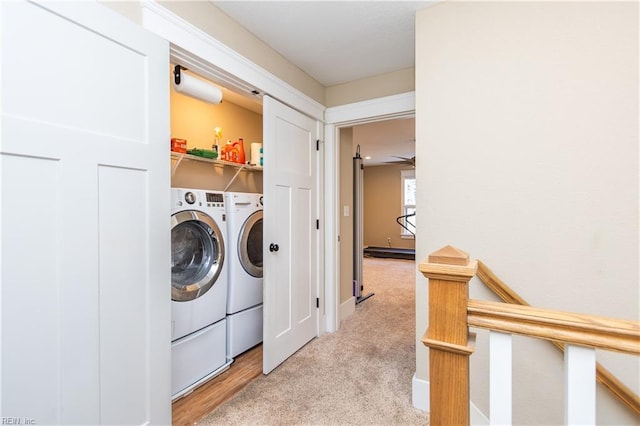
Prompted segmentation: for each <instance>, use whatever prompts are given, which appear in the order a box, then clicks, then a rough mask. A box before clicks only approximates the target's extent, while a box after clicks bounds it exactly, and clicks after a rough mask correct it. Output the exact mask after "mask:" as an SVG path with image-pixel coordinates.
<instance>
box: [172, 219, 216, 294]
mask: <svg viewBox="0 0 640 426" xmlns="http://www.w3.org/2000/svg"><path fill="white" fill-rule="evenodd" d="M223 263H224V240H223V238H222V233H221V232H220V228H219V227H218V225H217V224H216V222H215V221H214V220H213V219H212V218H211V217H210V216H209V215H207V214H206V213H203V212H199V211H196V210H186V211H182V212H179V213H176V214H174V215H173V216H171V299H172V300H175V301H177V302H186V301H189V300H193V299H196V298H198V297H200V296H202V295H203V294H205V293H206V292H207V291H209V289H210V288H211V287H213V285H214V284H215V282H216V280H217V279H218V276H219V275H220V271H221V270H222V264H223Z"/></svg>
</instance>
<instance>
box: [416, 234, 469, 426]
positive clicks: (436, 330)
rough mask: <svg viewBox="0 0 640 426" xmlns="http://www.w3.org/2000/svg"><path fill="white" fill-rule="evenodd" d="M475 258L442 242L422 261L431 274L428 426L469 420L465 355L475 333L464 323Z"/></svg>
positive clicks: (427, 340) (426, 339)
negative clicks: (441, 246)
mask: <svg viewBox="0 0 640 426" xmlns="http://www.w3.org/2000/svg"><path fill="white" fill-rule="evenodd" d="M477 268H478V264H477V261H475V260H474V261H472V262H469V255H468V254H467V253H465V252H463V251H462V250H458V249H456V248H454V247H451V246H446V247H443V248H441V249H440V250H438V251H436V252H434V253H432V254H430V255H429V258H428V259H427V261H426V262H423V263H421V264H420V272H422V274H423V275H424V276H425V277H427V278H429V327H428V329H427V331H426V332H425V334H424V337H423V339H422V342H423V343H424V344H425V345H426V346H428V347H429V386H430V390H429V405H430V411H431V414H430V424H431V425H435V426H439V425H468V424H469V356H470V355H471V354H472V353H473V345H474V343H475V335H469V328H468V327H467V302H468V300H469V281H470V280H471V278H472V277H473V276H474V275H475V274H476V270H477Z"/></svg>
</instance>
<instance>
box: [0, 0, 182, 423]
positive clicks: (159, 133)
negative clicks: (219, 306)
mask: <svg viewBox="0 0 640 426" xmlns="http://www.w3.org/2000/svg"><path fill="white" fill-rule="evenodd" d="M0 31H1V36H0V40H1V47H0V49H1V50H0V53H1V60H0V63H1V64H2V72H1V90H0V91H1V104H0V106H1V117H0V120H1V121H0V130H1V136H0V180H1V190H0V194H1V195H0V197H1V201H0V202H1V205H0V241H1V246H0V250H1V251H0V255H1V264H0V269H1V275H0V280H1V281H0V297H1V317H0V345H1V346H0V353H1V357H0V380H1V396H0V411H1V414H2V418H3V419H5V420H6V419H11V421H19V422H20V424H64V425H71V424H84V425H88V424H118V425H128V424H150V423H152V424H169V423H170V422H171V403H170V401H171V395H170V393H171V391H170V374H169V372H170V368H171V367H170V342H171V336H170V334H169V333H170V327H169V324H170V321H171V317H170V316H171V308H170V301H171V297H170V296H171V293H170V288H171V282H170V269H169V267H170V257H169V256H170V251H169V248H170V226H169V219H170V207H169V187H170V180H169V179H170V175H169V164H170V163H169V139H170V135H169V121H168V120H169V104H168V101H169V93H168V91H169V85H168V82H167V72H166V70H167V64H168V61H169V58H168V54H169V47H168V44H167V43H166V42H165V41H164V40H161V39H160V38H158V37H156V36H153V35H151V34H150V33H148V32H146V31H145V30H143V29H142V28H141V27H139V26H137V25H135V24H134V23H133V22H131V21H129V20H127V19H125V18H124V17H122V16H119V15H117V14H115V13H114V12H113V11H111V10H109V9H108V8H106V7H104V6H103V5H100V4H98V3H94V2H43V3H35V2H23V1H2V2H0ZM16 424H17V423H16Z"/></svg>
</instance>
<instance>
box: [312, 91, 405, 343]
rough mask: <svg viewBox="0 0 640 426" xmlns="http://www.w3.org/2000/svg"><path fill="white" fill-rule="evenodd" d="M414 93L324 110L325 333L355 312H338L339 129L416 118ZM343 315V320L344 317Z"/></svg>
mask: <svg viewBox="0 0 640 426" xmlns="http://www.w3.org/2000/svg"><path fill="white" fill-rule="evenodd" d="M415 105H416V96H415V92H407V93H401V94H398V95H392V96H385V97H381V98H375V99H370V100H367V101H361V102H354V103H351V104H346V105H340V106H336V107H330V108H327V109H326V111H325V132H324V134H325V160H326V161H325V169H324V176H325V191H326V192H325V194H330V195H326V196H325V199H324V207H325V211H324V216H325V218H326V224H327V226H326V227H325V237H324V238H325V276H326V277H327V281H326V284H325V298H326V300H327V301H329V302H328V303H327V304H326V312H325V315H326V326H327V329H326V331H327V332H334V331H337V330H338V328H340V321H341V320H343V319H344V317H346V316H347V315H348V314H350V313H351V312H353V310H355V304H354V306H353V307H352V310H350V311H349V312H343V313H342V314H341V312H340V241H339V239H338V238H339V235H340V214H341V208H340V190H339V189H340V178H341V177H340V129H342V128H345V127H351V126H355V125H358V124H366V123H373V122H376V121H384V120H391V119H395V118H411V117H414V116H415ZM343 316H344V317H343Z"/></svg>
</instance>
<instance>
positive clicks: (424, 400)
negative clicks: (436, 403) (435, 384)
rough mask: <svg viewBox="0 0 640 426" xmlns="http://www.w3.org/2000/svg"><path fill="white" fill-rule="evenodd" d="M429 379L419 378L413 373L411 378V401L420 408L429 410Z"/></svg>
mask: <svg viewBox="0 0 640 426" xmlns="http://www.w3.org/2000/svg"><path fill="white" fill-rule="evenodd" d="M429 397H430V393H429V381H428V380H423V379H419V378H417V377H416V375H415V374H414V375H413V380H411V403H412V404H413V407H414V408H417V409H418V410H422V411H427V412H429V407H430V406H429Z"/></svg>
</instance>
